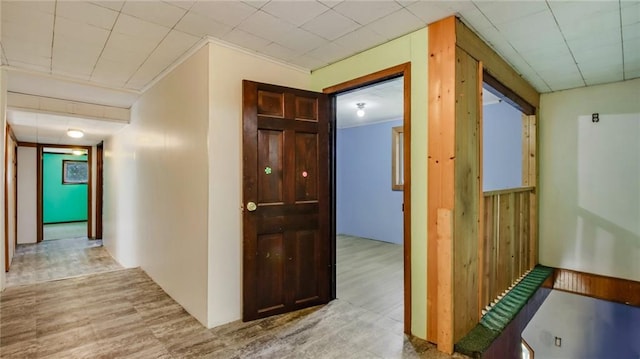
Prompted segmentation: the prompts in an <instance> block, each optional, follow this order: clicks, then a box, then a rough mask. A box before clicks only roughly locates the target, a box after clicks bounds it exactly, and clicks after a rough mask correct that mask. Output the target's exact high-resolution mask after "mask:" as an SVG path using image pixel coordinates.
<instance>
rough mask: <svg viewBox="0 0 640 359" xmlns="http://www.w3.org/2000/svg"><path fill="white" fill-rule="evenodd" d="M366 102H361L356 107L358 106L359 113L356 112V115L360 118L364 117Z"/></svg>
mask: <svg viewBox="0 0 640 359" xmlns="http://www.w3.org/2000/svg"><path fill="white" fill-rule="evenodd" d="M364 105H365V103H364V102H359V103H357V104H356V106H358V111H356V115H358V117H364Z"/></svg>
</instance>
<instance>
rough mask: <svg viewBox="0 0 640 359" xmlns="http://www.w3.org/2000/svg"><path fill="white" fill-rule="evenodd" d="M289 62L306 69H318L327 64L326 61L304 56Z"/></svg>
mask: <svg viewBox="0 0 640 359" xmlns="http://www.w3.org/2000/svg"><path fill="white" fill-rule="evenodd" d="M291 62H294V63H296V64H297V65H299V66H302V67H303V68H306V69H319V68H321V67H323V66H325V65H328V64H329V63H328V62H327V61H324V60H321V59H319V58H316V57H312V56H309V55H306V54H305V55H302V56H298V57H295V58H293V59H292V60H291Z"/></svg>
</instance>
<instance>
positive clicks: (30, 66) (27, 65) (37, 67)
mask: <svg viewBox="0 0 640 359" xmlns="http://www.w3.org/2000/svg"><path fill="white" fill-rule="evenodd" d="M7 59H8V62H9V65H11V66H14V67H18V68H21V69H26V70H33V71H37V72H44V73H47V74H48V73H49V72H50V70H51V58H49V57H36V56H29V57H27V58H21V57H19V58H11V57H7Z"/></svg>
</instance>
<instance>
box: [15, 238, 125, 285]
mask: <svg viewBox="0 0 640 359" xmlns="http://www.w3.org/2000/svg"><path fill="white" fill-rule="evenodd" d="M118 269H122V266H121V265H120V264H118V263H117V262H116V261H115V260H114V259H113V258H111V256H110V255H109V253H108V252H107V250H106V249H104V247H102V240H88V239H87V238H86V237H84V238H82V237H81V238H67V239H56V240H46V241H43V242H40V243H34V244H18V245H17V246H16V253H15V254H14V256H13V262H12V263H11V269H10V270H9V272H7V287H8V288H9V287H13V286H17V285H25V284H35V283H40V282H46V281H50V280H57V279H63V278H69V277H76V276H80V275H87V274H93V273H100V272H108V271H113V270H118Z"/></svg>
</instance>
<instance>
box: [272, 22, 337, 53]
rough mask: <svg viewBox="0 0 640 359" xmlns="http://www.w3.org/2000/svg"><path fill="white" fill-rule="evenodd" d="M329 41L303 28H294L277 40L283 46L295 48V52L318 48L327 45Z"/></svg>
mask: <svg viewBox="0 0 640 359" xmlns="http://www.w3.org/2000/svg"><path fill="white" fill-rule="evenodd" d="M327 42H328V41H327V40H325V39H323V38H321V37H320V36H317V35H314V34H312V33H310V32H308V31H306V30H304V29H301V28H295V29H292V30H291V31H290V32H289V33H287V34H286V35H284V36H283V37H281V38H280V39H279V40H278V41H277V43H279V44H281V45H282V46H285V47H287V48H291V49H295V50H296V51H295V52H296V53H299V54H303V53H306V52H307V51H309V50H313V49H315V48H318V47H320V46H322V45H325V44H326V43H327Z"/></svg>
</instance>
